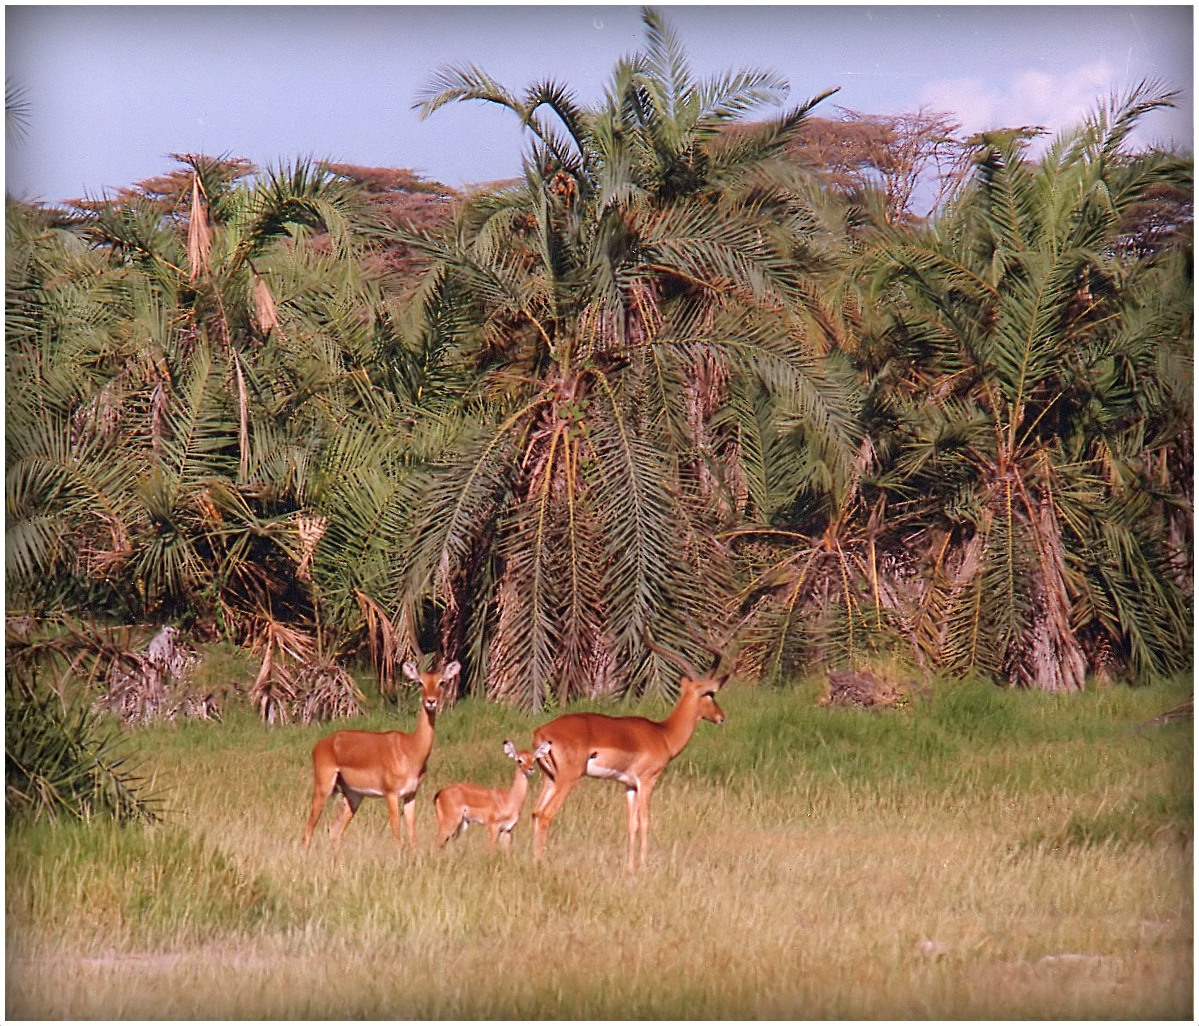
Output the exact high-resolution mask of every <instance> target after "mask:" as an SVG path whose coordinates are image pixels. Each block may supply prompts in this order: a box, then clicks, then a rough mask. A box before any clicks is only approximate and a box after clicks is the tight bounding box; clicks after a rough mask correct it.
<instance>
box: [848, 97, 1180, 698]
mask: <svg viewBox="0 0 1199 1026" xmlns="http://www.w3.org/2000/svg"><path fill="white" fill-rule="evenodd" d="M1172 95H1173V94H1171V93H1168V92H1165V91H1163V90H1162V89H1161V88H1160V87H1156V86H1154V85H1152V84H1147V83H1143V84H1142V85H1140V86H1138V87H1137V88H1136V89H1134V90H1132V91H1131V93H1130V94H1129V95H1128V96H1127V97H1126V98H1123V99H1121V100H1116V99H1113V100H1112V102H1111V103H1110V104H1109V105H1106V106H1104V107H1101V108H1100V109H1099V110H1098V111H1097V112H1096V113H1095V114H1094V115H1093V116H1092V117H1091V118H1089V119H1088V120H1087V121H1086V123H1085V124H1084V125H1083V126H1082V127H1080V128H1079V129H1077V130H1074V131H1071V132H1067V133H1063V134H1062V135H1060V136H1059V137H1058V138H1056V139H1055V140H1054V141H1053V143H1052V145H1051V146H1050V147H1049V149H1048V151H1047V152H1046V153H1045V155H1044V156H1043V157H1041V158H1040V159H1037V160H1034V159H1032V158H1030V157H1029V155H1028V150H1027V138H1026V136H1024V135H1022V134H1021V133H992V134H988V135H985V136H983V137H981V138H980V139H979V140H978V141H977V143H978V145H977V149H976V152H975V156H974V171H973V174H972V175H971V176H970V177H969V179H968V180H967V181H966V183H965V185H964V187H963V189H962V191H961V193H960V194H959V195H958V196H957V197H956V198H955V199H954V201H953V202H952V204H950V205H949V206H948V207H947V209H946V210H945V211H944V212H943V213H942V214H941V216H939V217H938V218H937V219H936V220H935V221H933V222H932V223H930V224H929V225H928V226H927V227H925V228H922V229H909V230H905V231H885V232H882V233H880V235H879V237H878V241H877V245H876V246H875V248H874V249H873V250H872V252H871V253H870V254H869V256H868V257H867V259H866V260H865V261H864V262H863V264H862V265H861V268H862V269H863V270H865V271H868V272H869V273H870V274H871V275H872V281H873V287H874V295H875V296H876V297H877V301H878V302H879V303H881V304H882V308H883V309H884V311H886V313H887V316H888V317H889V324H888V325H887V326H886V329H885V332H884V333H883V335H882V336H881V338H879V339H876V340H875V341H876V344H881V347H880V348H879V349H878V350H876V351H875V357H876V359H877V358H879V357H882V358H883V359H885V361H886V366H885V371H884V370H883V365H882V363H881V362H880V363H879V364H877V365H876V366H878V368H879V371H880V373H879V376H878V377H877V378H876V390H875V394H874V397H873V402H874V404H875V410H876V417H875V419H874V423H873V425H872V427H873V429H874V433H875V437H877V438H879V440H880V441H879V446H880V453H879V460H878V466H877V468H875V469H874V472H873V474H872V475H871V476H872V478H873V480H872V481H871V482H870V484H871V485H872V487H873V488H874V489H875V490H874V493H873V494H875V495H876V496H877V497H878V501H879V502H880V503H882V504H883V506H884V507H885V508H886V509H887V510H897V509H904V510H905V512H906V514H907V516H906V517H905V518H904V519H902V520H895V521H894V522H893V523H892V524H891V525H889V526H890V531H889V533H890V535H891V538H890V545H891V547H892V548H893V549H894V550H896V551H906V552H909V553H911V552H916V553H918V554H919V557H920V559H919V561H918V562H916V561H913V560H912V559H910V558H909V559H907V560H901V561H900V565H902V567H903V568H904V569H905V570H906V572H907V573H909V574H910V575H911V576H910V577H909V579H908V580H907V581H906V582H904V583H905V586H904V587H902V588H900V587H897V588H896V589H895V590H896V593H897V594H899V595H902V596H903V597H904V599H906V602H905V603H903V605H904V608H903V613H904V616H905V618H906V622H907V627H908V630H909V637H911V638H913V639H914V640H915V642H916V644H917V645H918V647H919V649H920V650H921V651H922V652H923V653H924V654H925V656H926V658H927V659H928V660H929V661H930V662H931V663H932V664H934V665H939V666H944V667H947V668H950V669H953V670H956V671H964V670H967V669H970V668H977V669H979V670H982V671H985V672H987V673H988V674H991V675H994V676H995V677H998V678H1002V679H1007V680H1009V681H1010V682H1012V683H1014V684H1019V685H1027V686H1033V687H1038V688H1042V689H1045V690H1062V691H1073V690H1078V689H1080V688H1081V687H1082V686H1083V680H1084V675H1085V674H1086V673H1087V672H1088V670H1092V671H1094V670H1096V669H1100V668H1102V663H1104V662H1105V661H1106V662H1110V663H1114V664H1115V665H1116V666H1118V667H1125V668H1127V669H1129V670H1131V672H1132V673H1133V674H1135V676H1136V677H1138V678H1141V679H1144V678H1145V677H1148V676H1152V675H1154V674H1160V673H1164V672H1168V671H1174V670H1177V669H1178V668H1180V667H1181V666H1183V665H1185V663H1186V660H1187V657H1188V653H1189V651H1190V644H1191V643H1190V637H1191V631H1190V622H1189V621H1190V618H1189V615H1188V612H1187V610H1188V597H1187V595H1186V594H1185V592H1184V591H1183V588H1182V586H1181V581H1180V575H1179V574H1178V573H1177V566H1178V561H1179V559H1180V558H1181V559H1183V560H1184V561H1186V560H1187V558H1188V557H1187V556H1186V555H1185V554H1184V553H1180V552H1178V551H1175V550H1173V549H1172V548H1171V545H1170V541H1169V539H1170V532H1169V530H1168V529H1167V526H1168V521H1169V519H1170V515H1171V508H1172V507H1174V506H1176V505H1178V504H1179V503H1185V502H1186V493H1185V491H1184V488H1183V485H1182V483H1181V482H1180V481H1178V480H1174V479H1173V478H1172V474H1171V469H1170V468H1171V467H1172V466H1176V465H1177V459H1178V456H1177V454H1178V453H1179V452H1180V451H1182V452H1185V453H1188V454H1189V440H1188V439H1189V433H1190V430H1191V428H1190V425H1191V423H1192V421H1191V414H1192V405H1191V398H1190V391H1191V385H1190V376H1189V366H1190V364H1189V360H1190V353H1191V331H1192V322H1191V313H1190V304H1191V283H1190V275H1189V265H1190V238H1189V232H1184V233H1183V234H1182V235H1181V236H1178V235H1176V236H1175V238H1174V244H1173V245H1169V246H1165V247H1163V248H1162V249H1161V250H1160V251H1158V252H1155V253H1154V254H1152V255H1150V256H1146V255H1145V254H1143V253H1142V254H1137V255H1133V254H1130V252H1129V248H1128V246H1127V245H1126V244H1125V243H1126V241H1127V228H1128V219H1129V217H1130V214H1131V212H1133V211H1134V210H1135V209H1137V208H1138V207H1139V206H1140V205H1142V204H1143V203H1144V202H1145V200H1146V198H1147V197H1149V196H1152V195H1155V194H1159V193H1160V191H1161V190H1163V189H1167V190H1171V189H1172V190H1178V191H1181V192H1183V193H1189V191H1190V189H1191V185H1192V167H1191V162H1190V160H1189V159H1183V158H1180V157H1177V156H1175V155H1172V154H1168V153H1160V152H1148V153H1130V152H1129V151H1128V149H1127V147H1126V143H1127V138H1128V134H1129V132H1130V131H1131V130H1132V128H1133V127H1134V126H1135V125H1136V123H1137V122H1138V121H1139V120H1140V119H1141V118H1142V117H1143V116H1144V115H1145V114H1147V113H1149V112H1150V111H1152V110H1154V109H1157V108H1159V107H1162V106H1166V105H1169V104H1170V103H1171V102H1172ZM1188 458H1189V457H1188ZM880 508H882V507H880ZM1188 516H1189V510H1188ZM884 530H885V531H886V530H887V528H886V527H884ZM897 580H898V578H897Z"/></svg>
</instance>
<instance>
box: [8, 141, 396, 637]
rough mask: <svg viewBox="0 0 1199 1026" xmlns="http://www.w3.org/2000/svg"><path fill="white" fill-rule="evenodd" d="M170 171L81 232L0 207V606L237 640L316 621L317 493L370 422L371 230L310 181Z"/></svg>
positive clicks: (81, 223) (47, 216)
mask: <svg viewBox="0 0 1199 1026" xmlns="http://www.w3.org/2000/svg"><path fill="white" fill-rule="evenodd" d="M180 159H181V160H182V161H183V163H184V165H185V167H186V171H184V172H177V173H175V174H173V175H170V176H167V177H166V178H164V179H159V180H156V181H154V182H150V183H144V184H143V187H142V188H140V189H138V190H134V191H130V192H127V193H125V194H123V195H121V196H118V197H115V198H112V199H105V200H101V201H97V202H87V203H82V204H80V205H79V207H78V209H77V213H76V214H75V215H74V216H66V215H63V213H62V212H51V211H44V210H36V209H30V208H27V207H22V206H20V205H19V204H13V203H10V204H9V211H8V213H9V218H8V232H9V236H8V237H9V252H10V256H11V258H10V261H9V266H8V281H7V285H8V288H7V307H8V315H9V322H8V333H7V335H8V337H7V341H8V347H9V350H8V351H9V363H8V394H9V396H10V403H9V406H8V418H7V437H8V446H7V464H6V470H7V499H8V511H7V527H8V531H7V538H8V557H9V558H8V570H9V587H10V595H18V596H22V600H23V601H28V602H32V603H34V604H41V605H47V604H59V603H64V602H65V603H66V604H68V605H76V604H80V605H84V606H85V607H87V608H90V609H105V610H107V611H108V612H109V613H110V614H113V615H117V616H125V617H129V618H134V619H141V618H144V617H149V616H153V617H173V618H178V617H185V618H187V619H188V620H191V621H198V622H199V623H200V625H201V626H202V628H203V629H205V630H224V631H226V632H227V633H229V634H231V635H233V636H235V637H238V636H241V635H243V634H244V633H245V632H246V631H247V630H248V629H249V628H248V627H247V626H246V624H245V623H242V622H241V621H242V620H243V619H244V618H246V617H250V618H253V616H256V615H258V614H259V613H263V612H266V613H271V611H272V610H287V609H291V610H294V611H296V612H297V613H298V614H301V615H304V616H306V617H309V618H310V617H311V616H312V615H313V611H312V606H313V603H314V602H315V601H317V599H318V596H317V595H316V594H315V593H314V589H313V587H312V585H311V583H310V579H309V576H310V575H308V574H307V571H308V570H309V569H310V566H309V564H310V563H311V561H312V556H313V552H312V549H313V547H314V546H315V545H316V543H317V540H318V537H317V536H316V535H315V533H314V532H316V531H318V530H319V523H320V520H319V517H316V516H314V515H313V514H312V510H311V505H312V503H313V502H314V501H315V497H314V496H313V495H312V494H311V492H312V488H313V483H314V481H315V479H316V478H317V477H318V471H319V469H320V467H321V465H322V460H324V459H326V458H327V454H328V453H329V451H330V448H331V447H330V442H329V440H330V438H335V437H337V436H338V433H339V432H340V429H341V427H342V426H343V425H344V424H345V423H346V422H347V421H350V420H352V419H354V418H355V417H359V418H360V417H361V413H362V410H361V407H360V406H359V404H358V399H359V397H360V395H361V393H362V391H363V383H362V378H363V374H362V371H361V368H362V366H363V363H364V361H366V360H368V359H369V354H370V352H371V351H372V347H373V334H374V333H375V332H377V331H378V330H379V328H378V325H379V322H380V320H381V319H383V318H384V316H385V314H384V312H383V310H384V306H385V303H384V302H383V300H382V298H381V293H382V291H383V283H381V282H380V281H378V280H375V279H373V278H372V277H371V275H370V273H369V271H368V270H367V269H366V263H367V262H366V256H367V255H368V253H369V251H370V249H371V247H372V245H373V244H374V242H375V240H377V239H378V238H379V237H380V236H379V232H380V231H381V230H382V226H381V225H376V224H375V223H374V222H373V220H372V218H371V216H370V212H369V208H368V207H367V206H366V205H365V204H363V203H362V202H361V200H360V199H359V197H358V195H357V192H356V191H355V190H353V189H351V188H350V187H349V186H348V183H346V182H345V181H344V180H342V179H340V178H338V177H337V176H334V175H332V174H329V173H327V172H324V171H321V170H319V169H316V168H313V167H312V166H310V165H308V164H306V163H302V162H301V163H298V164H296V165H294V166H293V167H290V168H281V169H278V170H269V171H268V172H266V173H265V174H263V175H259V176H256V177H255V178H254V180H252V181H249V180H248V176H250V173H251V171H252V169H251V168H249V166H248V165H246V164H245V162H242V161H235V160H227V159H212V158H204V157H196V156H187V157H184V158H180Z"/></svg>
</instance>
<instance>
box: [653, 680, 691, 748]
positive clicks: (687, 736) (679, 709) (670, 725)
mask: <svg viewBox="0 0 1199 1026" xmlns="http://www.w3.org/2000/svg"><path fill="white" fill-rule="evenodd" d="M698 723H699V695H698V694H696V692H695V691H694V690H693V689H692V688H684V689H683V693H682V694H681V695H680V696H679V700H678V703H677V704H676V705H675V707H674V709H673V710H671V713H670V715H669V716H667V717H666V719H664V720H663V721H662V722H661V723H660V724H659V726H661V728H662V733H663V734H664V735H665V737H666V747H667V748H668V749H669V751H670V757H671V758H672V759H673V758H674V757H675V756H676V755H678V754H679V752H681V751H682V750H683V749H684V748H686V747H687V742H688V741H690V740H691V735H692V734H694V733H695V727H696V724H698Z"/></svg>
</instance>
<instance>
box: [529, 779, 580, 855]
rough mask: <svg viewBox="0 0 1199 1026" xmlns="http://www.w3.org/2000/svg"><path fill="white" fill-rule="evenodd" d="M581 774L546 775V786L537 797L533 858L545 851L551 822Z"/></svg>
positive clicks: (534, 814) (534, 812)
mask: <svg viewBox="0 0 1199 1026" xmlns="http://www.w3.org/2000/svg"><path fill="white" fill-rule="evenodd" d="M581 779H582V777H581V776H577V777H565V776H563V775H562V774H559V775H558V777H557V779H556V780H555V779H551V778H549V777H546V780H545V786H544V787H543V788H542V789H541V797H540V798H538V799H537V808H536V809H534V810H533V858H534V859H537V858H540V857H541V853H542V852H543V851H545V842H546V835H547V834H548V833H549V829H550V823H552V822H553V821H554V817H555V816H556V815H557V814H558V810H559V809H560V808H562V803H563V802H564V801H566V796H567V795H568V794H570V792H571V791H573V790H574V787H575V784H577V783H578V782H579V781H580V780H581Z"/></svg>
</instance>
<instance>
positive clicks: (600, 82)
mask: <svg viewBox="0 0 1199 1026" xmlns="http://www.w3.org/2000/svg"><path fill="white" fill-rule="evenodd" d="M658 6H659V10H660V11H661V12H662V14H663V15H664V16H665V17H666V19H667V21H668V22H669V23H670V24H671V25H672V26H673V27H674V29H675V31H676V32H677V34H678V35H679V37H680V39H681V40H682V43H683V45H684V47H685V49H686V51H687V53H688V56H689V58H690V63H691V67H692V71H693V72H694V73H695V75H696V76H698V77H701V78H706V77H709V76H715V75H719V74H723V73H726V72H731V71H736V70H740V69H741V68H746V67H748V68H757V69H764V70H769V71H773V72H777V73H779V74H781V75H783V76H784V77H785V78H786V79H787V81H788V82H789V83H790V94H789V97H788V100H789V104H794V103H797V102H800V101H802V100H806V99H808V98H809V97H811V96H814V95H816V94H817V93H819V92H821V91H823V90H825V89H827V88H830V87H832V86H840V87H841V89H840V92H839V93H837V94H836V96H834V97H832V98H831V99H829V100H825V101H824V102H823V103H822V104H821V105H820V106H819V107H817V108H816V111H815V113H817V114H820V115H823V116H826V117H835V116H837V114H838V110H837V108H838V107H845V108H848V109H851V110H857V111H861V112H865V113H872V114H894V113H900V112H903V111H912V110H916V109H918V108H921V107H924V108H927V109H929V110H931V111H943V112H947V113H950V114H952V116H953V117H954V118H955V119H956V120H958V121H959V122H960V123H961V124H962V126H963V128H964V129H965V130H968V131H978V130H981V129H984V128H994V127H1002V126H1013V125H1043V126H1045V127H1046V128H1048V129H1049V130H1050V131H1051V132H1053V131H1057V130H1059V129H1062V128H1066V127H1069V126H1070V125H1072V124H1075V123H1077V122H1078V120H1079V119H1081V118H1082V117H1084V116H1086V114H1087V113H1088V112H1090V111H1091V110H1093V109H1094V108H1095V106H1096V104H1097V103H1099V102H1101V101H1103V100H1106V99H1107V98H1109V97H1110V96H1111V95H1113V94H1124V93H1126V92H1127V91H1128V90H1129V89H1130V88H1131V87H1132V86H1134V85H1135V84H1136V83H1137V82H1139V81H1141V80H1142V79H1145V78H1150V79H1158V80H1161V81H1162V82H1164V83H1165V84H1166V85H1168V86H1169V87H1171V88H1176V89H1179V90H1181V95H1180V97H1179V100H1178V103H1179V106H1178V108H1177V109H1175V110H1170V111H1159V112H1154V113H1153V114H1151V115H1150V116H1149V117H1148V118H1147V119H1146V120H1145V122H1144V124H1143V127H1142V129H1141V130H1139V135H1138V136H1137V137H1136V138H1137V142H1138V143H1140V144H1141V145H1149V144H1153V143H1156V144H1173V145H1176V146H1179V147H1183V148H1187V149H1190V148H1191V147H1192V145H1193V124H1194V107H1193V91H1194V62H1193V41H1194V33H1193V23H1192V16H1193V10H1192V7H1191V6H1190V5H1189V4H1186V5H1177V6H1168V5H1167V6H1143V5H1133V6H1086V5H1071V6H1054V7H1050V6H1007V7H996V6H924V7H912V6H859V5H852V6H850V5H838V6H816V7H797V6H760V7H751V6H741V5H735V6H723V5H709V6H681V5H672V4H661V5H658ZM642 39H643V36H642V26H641V22H640V14H639V8H638V7H636V6H614V5H577V6H576V5H554V6H527V7H509V6H482V7H467V6H454V5H438V6H423V7H395V6H261V7H246V6H219V5H206V6H181V5H139V6H123V7H122V6H108V5H95V6H87V7H69V6H24V5H13V4H8V5H6V7H5V37H4V43H5V78H6V82H7V83H8V85H9V86H10V87H15V88H16V89H18V90H19V91H20V96H21V99H22V100H23V101H24V103H25V104H26V105H27V117H26V118H25V119H24V122H23V123H24V125H25V131H24V133H23V134H22V135H20V136H13V137H9V138H6V145H5V187H6V192H7V193H9V194H11V195H14V196H17V197H20V198H23V199H30V200H43V201H45V202H49V203H55V202H59V201H61V200H65V199H72V198H78V197H82V196H89V197H97V196H100V195H101V194H103V193H104V192H105V191H106V190H115V189H118V188H121V187H123V186H127V185H132V184H134V183H135V182H138V181H141V180H143V179H146V178H149V177H151V176H154V175H157V174H161V173H163V172H165V171H168V170H172V169H173V168H174V167H175V166H176V165H175V164H174V162H173V161H172V160H171V158H170V156H169V154H171V153H189V152H190V153H196V152H199V153H206V154H210V155H217V154H228V155H230V156H237V157H246V158H248V159H249V160H251V161H252V162H253V163H255V164H256V165H258V166H259V167H266V166H278V165H280V164H281V163H286V162H290V161H293V160H295V159H297V158H314V159H317V160H330V161H336V162H344V163H352V164H361V165H366V166H372V167H400V168H410V169H413V170H415V171H417V172H418V173H420V174H421V175H423V176H425V177H427V178H431V179H435V180H437V181H440V182H444V183H445V184H447V185H450V186H454V187H460V186H462V185H464V184H471V183H483V182H488V181H494V180H497V179H503V178H511V177H514V176H516V175H518V174H519V173H520V155H521V152H522V147H523V144H524V142H525V139H524V137H523V136H522V132H521V129H520V126H519V124H518V122H517V120H516V118H515V116H513V115H512V114H511V113H509V112H507V111H504V110H501V109H500V108H498V107H496V106H493V105H489V104H482V103H477V104H454V105H451V106H449V107H446V108H443V109H441V110H439V111H437V112H436V113H434V114H433V115H432V116H430V117H429V118H428V119H426V120H423V121H422V120H421V119H420V118H419V116H418V114H417V113H416V111H414V110H413V104H414V102H415V101H416V98H417V96H418V95H419V94H420V93H421V90H422V89H424V88H425V87H426V86H428V84H429V83H430V80H431V79H432V78H433V76H434V75H435V73H436V71H437V70H438V69H439V68H441V67H444V66H446V65H454V66H462V65H467V64H475V65H478V66H479V67H481V68H483V69H485V70H486V71H488V72H489V73H490V74H491V75H492V77H493V78H495V79H497V80H498V81H500V82H502V83H503V84H504V85H505V86H507V87H508V88H509V89H510V90H511V91H514V92H517V93H520V92H522V91H523V90H524V89H525V88H526V87H527V86H529V85H531V84H533V83H534V82H538V81H542V80H545V79H552V80H554V81H557V82H561V83H563V84H566V85H568V86H569V87H570V88H571V89H573V90H574V92H575V94H576V97H577V98H578V99H579V100H580V101H582V102H587V101H595V100H598V99H599V97H600V96H601V95H602V92H603V87H604V85H605V84H606V83H607V81H608V77H609V73H610V72H611V69H612V68H613V66H614V65H615V63H616V62H617V61H618V60H619V59H620V58H621V57H623V56H625V55H627V54H629V53H631V52H632V51H634V50H635V49H636V48H637V47H638V46H639V44H640V43H641V41H642ZM763 113H768V111H764V112H763ZM6 135H8V133H6Z"/></svg>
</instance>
